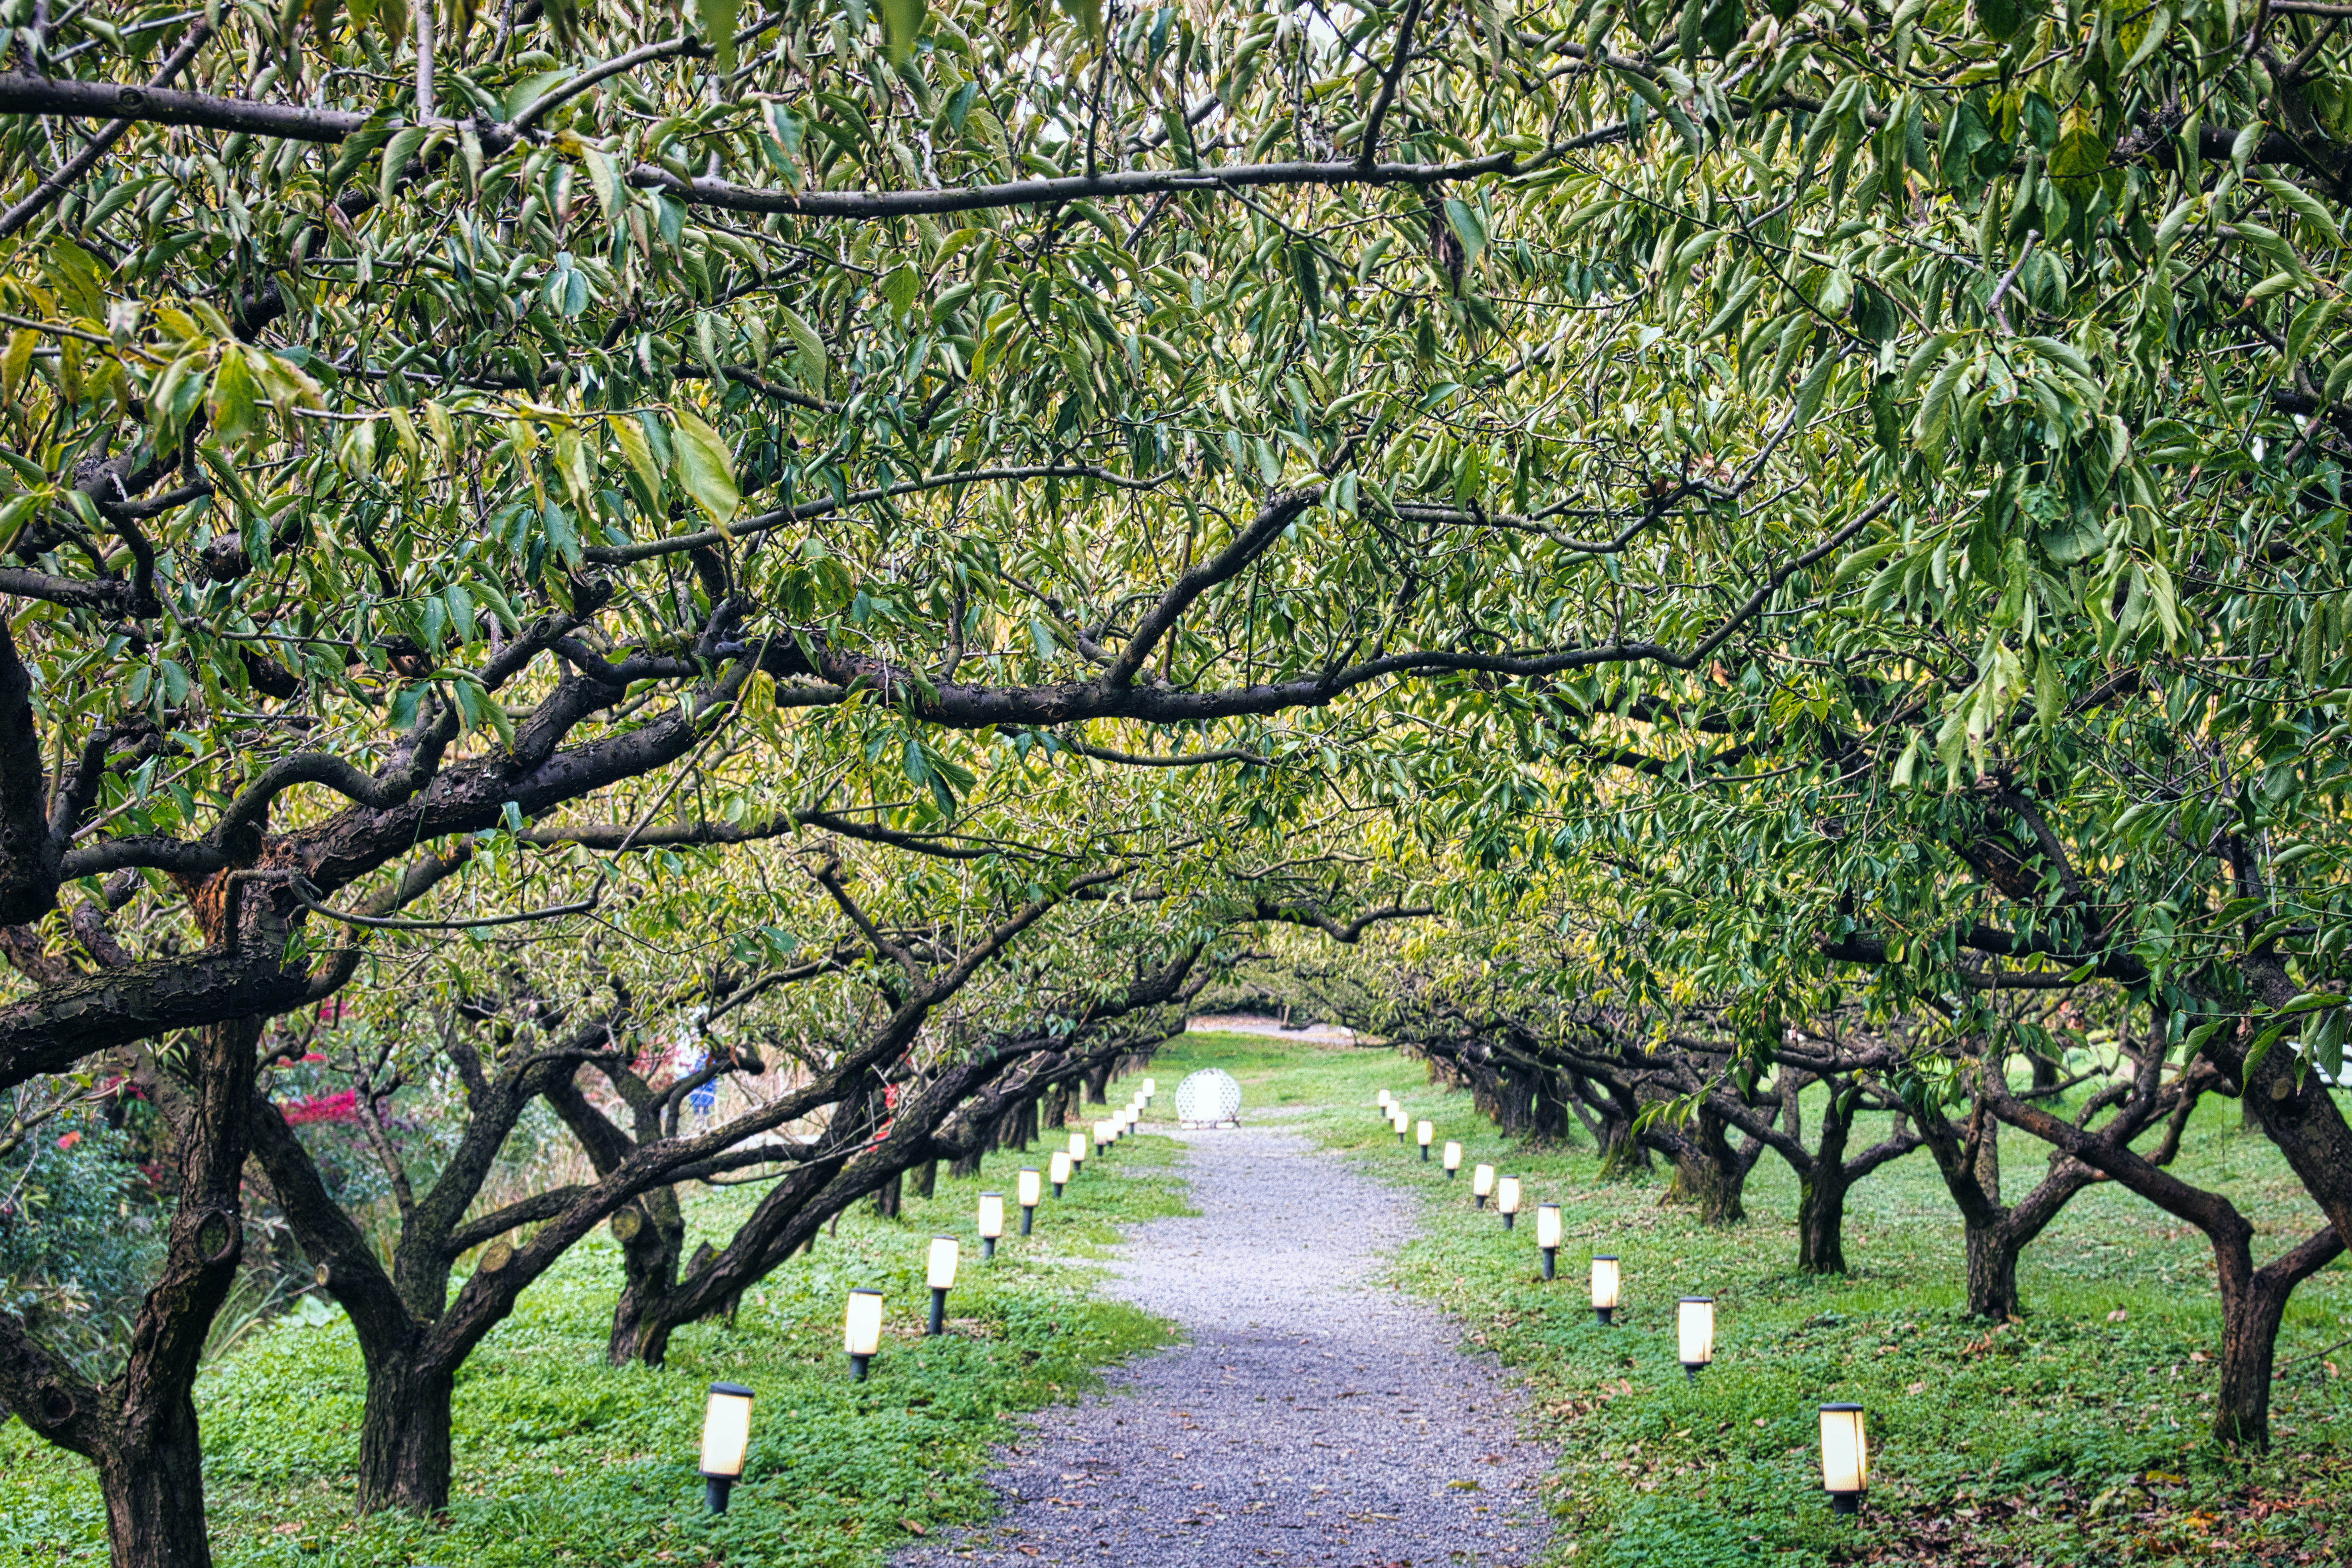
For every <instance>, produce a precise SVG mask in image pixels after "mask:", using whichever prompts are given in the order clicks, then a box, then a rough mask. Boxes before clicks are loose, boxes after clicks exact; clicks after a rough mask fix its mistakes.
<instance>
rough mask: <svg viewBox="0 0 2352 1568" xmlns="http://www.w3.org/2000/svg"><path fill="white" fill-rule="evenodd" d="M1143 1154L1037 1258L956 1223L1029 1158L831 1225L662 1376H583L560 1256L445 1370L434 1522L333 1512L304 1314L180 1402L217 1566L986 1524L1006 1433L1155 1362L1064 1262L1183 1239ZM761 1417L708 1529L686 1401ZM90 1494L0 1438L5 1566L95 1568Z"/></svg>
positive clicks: (584, 1324) (554, 1559)
mask: <svg viewBox="0 0 2352 1568" xmlns="http://www.w3.org/2000/svg"><path fill="white" fill-rule="evenodd" d="M1176 1157H1177V1155H1176V1152H1175V1150H1174V1149H1173V1146H1172V1145H1170V1144H1169V1143H1168V1142H1167V1141H1166V1140H1164V1139H1159V1138H1153V1137H1150V1136H1148V1135H1147V1136H1141V1137H1134V1138H1129V1139H1128V1140H1126V1141H1124V1142H1122V1143H1121V1144H1120V1145H1119V1147H1118V1151H1117V1153H1116V1154H1115V1155H1113V1156H1112V1157H1111V1158H1110V1159H1109V1160H1108V1161H1107V1162H1102V1163H1101V1164H1099V1165H1098V1166H1096V1167H1095V1168H1093V1169H1090V1170H1089V1171H1088V1173H1087V1175H1086V1176H1083V1177H1081V1178H1080V1179H1079V1180H1078V1181H1076V1183H1074V1184H1072V1185H1071V1186H1070V1187H1069V1189H1068V1191H1067V1193H1066V1196H1065V1197H1062V1198H1060V1199H1055V1198H1052V1197H1048V1198H1047V1199H1046V1201H1045V1205H1044V1207H1042V1208H1041V1210H1040V1214H1039V1218H1038V1223H1037V1228H1036V1233H1035V1235H1034V1237H1033V1238H1031V1239H1028V1240H1021V1239H1011V1240H1008V1241H1006V1242H1004V1243H1003V1244H1002V1246H1001V1248H1000V1250H999V1253H998V1257H997V1260H996V1261H995V1262H994V1263H993V1264H992V1265H989V1266H986V1267H982V1265H981V1263H980V1261H979V1247H978V1244H977V1241H976V1239H975V1238H974V1235H973V1229H972V1216H973V1212H974V1207H975V1199H976V1197H977V1195H978V1194H979V1193H980V1192H981V1191H982V1190H983V1189H990V1190H998V1189H1002V1190H1005V1191H1010V1190H1011V1189H1012V1185H1013V1176H1014V1175H1015V1174H1016V1173H1017V1171H1018V1170H1019V1168H1020V1167H1021V1166H1024V1165H1026V1164H1033V1163H1039V1162H1038V1161H1037V1160H1036V1159H1035V1158H1034V1156H1033V1155H1022V1154H1019V1153H1016V1152H1013V1151H1010V1150H1007V1151H1003V1152H1002V1153H1000V1154H997V1155H991V1156H989V1157H988V1158H987V1160H986V1161H985V1163H984V1165H983V1166H982V1170H981V1172H980V1173H979V1174H978V1175H976V1176H967V1177H949V1176H942V1177H940V1179H939V1181H938V1183H937V1185H936V1186H935V1189H934V1192H933V1195H932V1196H931V1197H918V1196H913V1195H909V1196H908V1197H906V1198H905V1199H904V1203H903V1207H902V1209H901V1212H900V1216H899V1218H898V1219H896V1220H886V1219H883V1218H879V1217H878V1216H877V1214H876V1213H875V1212H874V1210H873V1208H872V1207H871V1206H866V1205H861V1206H860V1207H857V1208H856V1209H854V1210H852V1211H850V1212H848V1213H846V1214H845V1215H844V1216H843V1217H842V1220H841V1223H840V1225H839V1227H838V1228H837V1230H836V1231H835V1233H833V1234H830V1235H827V1236H825V1237H824V1238H823V1239H820V1240H819V1241H818V1242H817V1244H816V1248H815V1250H814V1253H813V1254H810V1255H805V1256H803V1257H800V1258H796V1259H795V1260H793V1262H792V1263H790V1264H789V1265H787V1266H785V1267H784V1268H782V1269H780V1270H776V1271H775V1272H774V1273H772V1274H771V1275H770V1276H769V1277H768V1278H767V1279H766V1280H765V1281H763V1282H762V1283H761V1284H760V1285H758V1286H756V1287H754V1288H753V1289H752V1290H751V1291H747V1292H746V1293H745V1295H744V1298H743V1301H742V1303H741V1305H740V1308H739V1310H738V1311H737V1312H736V1314H735V1316H734V1320H733V1321H732V1322H731V1323H730V1322H726V1321H723V1320H721V1321H715V1322H707V1323H698V1324H694V1325H691V1326H690V1327H688V1328H687V1329H684V1330H682V1331H681V1332H680V1333H679V1336H678V1342H677V1345H676V1347H675V1348H674V1349H673V1351H672V1353H671V1356H670V1361H669V1364H668V1366H667V1368H666V1369H663V1370H660V1371H653V1370H648V1369H646V1368H644V1367H641V1366H633V1367H617V1368H616V1367H613V1366H609V1365H607V1364H605V1357H604V1341H605V1336H606V1335H607V1333H609V1332H610V1329H611V1318H612V1303H613V1297H614V1291H615V1290H616V1289H617V1288H618V1284H619V1281H620V1275H621V1262H620V1254H621V1249H620V1248H619V1247H618V1246H617V1245H616V1244H614V1242H612V1241H611V1240H610V1239H606V1238H602V1237H600V1238H599V1239H596V1240H595V1241H593V1242H591V1243H589V1244H587V1245H585V1246H583V1247H582V1248H579V1249H574V1250H573V1251H572V1252H571V1253H569V1254H567V1256H566V1257H565V1259H564V1260H563V1261H562V1263H561V1264H559V1265H558V1266H557V1268H556V1269H555V1270H553V1271H552V1272H551V1275H550V1277H549V1278H548V1280H547V1281H544V1282H543V1284H542V1286H541V1288H540V1289H538V1290H535V1291H533V1292H532V1293H531V1294H530V1296H529V1297H527V1298H526V1300H525V1303H524V1305H523V1306H522V1308H521V1309H520V1311H519V1312H517V1313H516V1314H515V1315H514V1316H513V1317H512V1318H510V1319H509V1320H508V1321H507V1322H504V1323H502V1324H501V1325H500V1326H499V1329H498V1330H497V1331H496V1332H495V1333H493V1334H492V1335H491V1336H490V1337H489V1340H488V1343H486V1345H485V1346H484V1349H483V1351H482V1352H481V1354H478V1356H476V1357H475V1358H474V1359H473V1360H472V1361H471V1362H469V1363H468V1364H467V1369H466V1372H465V1374H464V1375H462V1376H461V1378H460V1379H459V1383H458V1387H457V1427H456V1432H457V1445H456V1469H457V1485H456V1487H455V1489H454V1492H453V1495H452V1497H451V1499H450V1502H449V1506H448V1508H447V1509H446V1511H445V1512H443V1513H441V1514H439V1515H436V1516H433V1517H430V1518H421V1517H418V1516H415V1515H414V1514H409V1513H404V1512H397V1511H394V1512H383V1513H370V1514H365V1515H362V1514H359V1513H357V1512H356V1511H354V1509H353V1506H352V1504H353V1499H354V1493H355V1489H356V1485H357V1460H358V1445H359V1431H360V1409H361V1403H362V1389H363V1386H364V1379H363V1378H362V1375H361V1370H360V1364H359V1354H358V1350H357V1346H356V1344H355V1343H354V1341H353V1339H352V1334H351V1331H350V1327H349V1324H348V1323H347V1322H344V1321H343V1320H342V1319H341V1314H340V1313H336V1312H331V1311H328V1310H325V1307H324V1303H323V1302H320V1303H318V1305H317V1306H316V1307H315V1308H313V1309H310V1310H306V1311H298V1312H295V1313H292V1314H289V1316H287V1317H283V1318H281V1319H279V1320H278V1322H276V1323H274V1324H273V1325H272V1326H270V1327H268V1329H266V1330H262V1331H259V1332H257V1333H255V1334H253V1335H251V1336H249V1337H248V1339H247V1341H246V1342H245V1343H242V1344H240V1345H239V1347H238V1348H237V1349H236V1351H235V1352H234V1353H233V1354H230V1355H229V1356H228V1357H226V1359H224V1360H223V1361H221V1362H218V1363H216V1364H214V1365H213V1366H212V1367H211V1369H210V1370H208V1371H207V1372H206V1373H205V1375H204V1376H203V1378H202V1379H200V1381H199V1383H198V1385H197V1403H198V1406H199V1408H200V1411H201V1415H202V1419H203V1421H204V1429H205V1448H206V1455H207V1466H206V1477H205V1481H206V1489H205V1490H206V1495H207V1498H208V1499H209V1500H210V1503H211V1514H212V1524H213V1536H214V1539H213V1549H214V1552H215V1556H216V1558H217V1560H218V1561H220V1562H223V1563H231V1564H254V1565H261V1564H274V1563H284V1564H302V1565H309V1564H317V1565H318V1568H408V1565H409V1564H412V1563H420V1562H427V1563H467V1564H469V1565H471V1568H526V1565H536V1564H545V1563H580V1564H613V1565H615V1568H617V1565H619V1564H643V1563H669V1562H677V1563H695V1564H699V1563H709V1562H714V1561H724V1562H729V1563H751V1564H774V1565H776V1568H819V1565H824V1568H850V1565H856V1564H870V1563H879V1562H881V1561H883V1560H884V1558H885V1556H886V1555H887V1552H889V1551H890V1550H891V1549H892V1548H894V1547H897V1546H899V1545H903V1544H905V1543H906V1542H909V1541H911V1540H913V1539H915V1536H916V1534H917V1533H918V1532H919V1531H932V1530H936V1529H939V1528H940V1527H943V1526H947V1525H952V1524H962V1523H970V1522H972V1521H976V1520H978V1519H981V1518H982V1517H984V1516H985V1515H986V1513H987V1511H989V1509H990V1508H991V1507H992V1499H991V1496H990V1494H989V1492H988V1490H987V1488H986V1487H985V1486H984V1485H983V1484H982V1476H983V1474H984V1473H985V1471H986V1469H987V1455H988V1450H989V1448H990V1446H991V1445H992V1443H994V1442H996V1441H998V1440H1000V1439H1001V1438H1002V1437H1003V1436H1004V1435H1005V1432H1006V1428H1005V1427H1004V1426H1003V1417H1004V1416H1007V1415H1009V1414H1011V1413H1013V1412H1017V1411H1021V1410H1026V1409H1031V1408H1034V1407H1036V1406H1041V1405H1045V1404H1050V1403H1053V1402H1055V1401H1056V1400H1061V1399H1066V1398H1070V1397H1073V1396H1076V1395H1077V1394H1078V1393H1079V1392H1081V1391H1083V1390H1085V1389H1087V1388H1088V1387H1091V1386H1092V1385H1093V1384H1094V1382H1095V1376H1096V1372H1097V1368H1099V1367H1100V1366H1102V1365H1104V1364H1107V1363H1108V1362H1112V1361H1115V1360H1118V1359H1119V1358H1121V1357H1123V1356H1126V1355H1129V1354H1138V1353H1141V1352H1146V1351H1149V1350H1150V1348H1151V1347H1153V1346H1155V1345H1158V1344H1160V1343H1164V1342H1165V1330H1164V1327H1163V1326H1162V1325H1161V1324H1160V1323H1158V1322H1154V1321H1153V1320H1151V1319H1150V1318H1148V1317H1146V1316H1145V1315H1144V1314H1142V1313H1140V1312H1137V1311H1135V1310H1134V1309H1133V1308H1130V1307H1127V1306H1124V1305H1121V1304H1119V1303H1116V1302H1109V1301H1097V1300H1093V1299H1091V1298H1090V1297H1089V1295H1088V1291H1087V1281H1088V1270H1087V1267H1086V1263H1087V1260H1088V1259H1090V1258H1092V1257H1095V1256H1098V1255H1099V1254H1100V1252H1101V1251H1102V1249H1104V1248H1105V1247H1106V1246H1107V1245H1108V1243H1109V1242H1110V1241H1111V1240H1112V1239H1113V1238H1114V1236H1115V1235H1116V1229H1115V1228H1116V1227H1117V1226H1118V1225H1121V1224H1125V1223H1128V1222H1131V1221H1135V1220H1139V1219H1147V1218H1152V1217H1154V1216H1158V1215H1166V1214H1175V1213H1181V1212H1183V1207H1182V1204H1183V1197H1182V1190H1181V1182H1180V1181H1179V1180H1178V1179H1177V1178H1176V1177H1175V1176H1174V1175H1173V1173H1172V1171H1171V1165H1172V1163H1173V1162H1174V1160H1175V1159H1176ZM755 1196H756V1189H723V1190H721V1191H719V1192H716V1193H712V1194H709V1195H707V1196H705V1197H701V1198H698V1199H697V1200H695V1201H694V1202H692V1203H690V1204H689V1205H688V1222H689V1227H690V1234H691V1236H692V1237H693V1239H696V1240H703V1239H709V1240H711V1241H713V1242H723V1241H724V1240H725V1239H726V1237H727V1235H728V1233H729V1232H730V1229H731V1228H732V1227H733V1225H735V1224H736V1223H738V1222H740V1218H741V1212H742V1211H743V1210H745V1209H747V1208H748V1207H750V1204H751V1201H752V1198H753V1197H755ZM934 1232H939V1233H943V1234H958V1235H960V1236H961V1238H962V1239H963V1241H964V1245H965V1260H964V1263H963V1267H962V1270H961V1272H960V1274H959V1276H958V1284H957V1289H956V1291H955V1292H954V1293H953V1295H952V1296H951V1297H950V1312H949V1316H950V1333H949V1334H947V1335H946V1336H944V1337H942V1338H940V1339H929V1338H925V1337H922V1335H921V1329H922V1312H923V1310H924V1306H925V1302H926V1296H925V1293H924V1290H923V1280H922V1269H923V1262H922V1254H923V1250H924V1248H925V1247H926V1245H927V1244H928V1242H929V1238H930V1237H931V1235H932V1234H933V1233H934ZM853 1286H878V1287H879V1288H881V1289H882V1290H883V1291H885V1292H886V1295H887V1301H888V1308H889V1314H890V1316H889V1332H888V1333H887V1338H886V1340H885V1343H884V1347H883V1351H882V1354H880V1355H879V1356H877V1358H876V1360H875V1362H874V1364H873V1368H872V1373H871V1376H870V1378H869V1380H868V1381H867V1382H866V1383H864V1384H857V1383H854V1382H852V1381H851V1380H850V1378H849V1375H848V1370H847V1365H846V1363H845V1358H844V1357H843V1355H842V1346H841V1314H842V1307H843V1299H844V1297H845V1293H846V1292H847V1291H849V1290H850V1289H851V1288H852V1287H853ZM715 1379H725V1380H730V1381H735V1382H740V1383H743V1384H745V1385H749V1386H751V1387H752V1388H753V1389H755V1390H756V1391H757V1394H758V1398H757V1400H756V1402H755V1405H754V1407H753V1436H752V1443H751V1458H750V1462H749V1465H748V1468H747V1469H746V1473H745V1479H744V1482H743V1484H742V1485H740V1487H738V1488H737V1490H736V1491H735V1494H734V1498H733V1501H732V1505H731V1507H730V1511H729V1512H728V1513H727V1514H726V1515H725V1516H723V1518H720V1519H718V1520H715V1521H714V1520H712V1519H711V1518H709V1516H707V1515H706V1514H705V1512H704V1511H703V1504H702V1488H701V1482H700V1479H698V1476H697V1475H696V1473H695V1456H696V1443H697V1439H698V1433H699V1429H700V1421H701V1411H702V1391H703V1389H704V1387H705V1385H707V1384H709V1382H711V1381H713V1380H715ZM104 1522H105V1513H104V1511H103V1509H102V1507H101V1506H100V1500H99V1496H98V1488H97V1485H96V1481H95V1478H94V1477H93V1476H92V1474H91V1473H90V1471H89V1468H88V1467H87V1466H85V1465H83V1464H81V1463H80V1462H79V1461H78V1460H77V1459H76V1458H74V1457H73V1456H72V1455H70V1454H66V1453H63V1452H61V1451H59V1450H58V1449H55V1448H49V1447H47V1445H44V1444H43V1443H41V1442H40V1441H39V1439H38V1438H37V1437H34V1436H33V1435H32V1434H31V1433H30V1432H28V1431H27V1430H26V1428H25V1427H24V1426H23V1425H22V1424H21V1423H10V1424H9V1425H7V1426H5V1427H0V1561H5V1562H7V1563H89V1562H102V1561H104V1559H105V1555H106V1550H107V1545H106V1539H105V1533H104Z"/></svg>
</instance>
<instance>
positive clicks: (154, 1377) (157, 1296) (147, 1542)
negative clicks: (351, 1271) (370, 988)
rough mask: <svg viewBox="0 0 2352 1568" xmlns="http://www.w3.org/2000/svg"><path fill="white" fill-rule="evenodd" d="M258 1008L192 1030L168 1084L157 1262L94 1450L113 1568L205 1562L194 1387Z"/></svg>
mask: <svg viewBox="0 0 2352 1568" xmlns="http://www.w3.org/2000/svg"><path fill="white" fill-rule="evenodd" d="M261 1027H262V1026H261V1021H260V1020H259V1019H230V1020H228V1021H226V1022H225V1023H217V1024H214V1025H212V1026H210V1027H209V1028H206V1029H204V1030H198V1031H197V1032H196V1035H195V1047H194V1050H193V1051H190V1052H189V1054H188V1057H187V1059H186V1071H187V1075H188V1085H187V1092H186V1094H185V1095H184V1097H182V1096H181V1095H179V1094H178V1093H176V1092H175V1093H173V1102H174V1103H176V1104H177V1106H178V1107H179V1109H178V1111H177V1113H176V1115H175V1116H173V1117H167V1118H166V1120H176V1121H178V1122H180V1123H181V1125H179V1126H177V1127H175V1128H174V1129H173V1132H174V1134H175V1136H174V1148H173V1153H174V1155H176V1158H177V1165H178V1167H179V1169H178V1174H179V1177H180V1192H179V1201H178V1205H177V1208H176V1211H175V1212H174V1213H173V1217H172V1229H171V1246H170V1249H169V1250H168V1251H167V1253H166V1254H165V1258H164V1263H163V1273H162V1274H161V1275H160V1276H159V1277H158V1278H157V1280H156V1281H155V1284H154V1287H153V1288H152V1290H150V1291H148V1292H147V1298H146V1300H145V1301H142V1303H141V1304H140V1309H139V1317H138V1322H137V1323H136V1325H135V1327H134V1329H133V1332H132V1337H131V1355H130V1361H129V1364H128V1365H127V1366H126V1367H125V1369H124V1371H123V1373H122V1375H121V1377H119V1378H118V1379H117V1380H116V1382H115V1383H114V1384H113V1385H110V1390H109V1391H110V1392H113V1391H116V1390H119V1391H120V1392H121V1399H122V1406H121V1416H119V1418H118V1419H117V1421H116V1422H115V1424H114V1436H113V1438H112V1440H111V1441H110V1442H109V1443H107V1444H106V1445H105V1446H104V1448H103V1450H102V1451H101V1453H100V1458H99V1482H100V1489H101V1490H102V1491H103V1493H104V1495H105V1498H106V1521H107V1539H108V1543H109V1546H110V1554H111V1557H112V1561H113V1563H115V1565H116V1568H131V1565H133V1564H136V1565H139V1568H151V1565H152V1568H167V1565H168V1568H210V1564H211V1563H212V1549H211V1547H210V1545H209V1544H208V1543H207V1541H206V1534H205V1479H204V1446H203V1441H202V1438H201V1436H200V1434H199V1432H198V1430H197V1425H196V1406H195V1400H194V1396H193V1391H194V1388H195V1383H196V1373H197V1370H198V1368H199V1366H200V1364H201V1359H202V1354H203V1351H204V1343H205V1336H206V1335H207V1334H209V1333H211V1330H212V1324H213V1319H214V1317H215V1315H216V1314H217V1313H218V1312H219V1311H220V1306H221V1303H222V1302H223V1301H226V1300H227V1298H228V1292H229V1290H230V1288H231V1287H232V1286H233V1285H234V1284H235V1283H236V1271H237V1268H238V1265H239V1264H240V1263H241V1262H242V1260H243V1259H244V1256H245V1245H244V1243H245V1215H244V1208H243V1201H242V1199H243V1190H244V1172H245V1158H246V1153H247V1149H248V1148H249V1147H250V1146H251V1135H250V1128H249V1123H248V1120H247V1103H248V1102H249V1101H250V1100H251V1098H252V1096H253V1084H254V1078H255V1073H256V1065H257V1064H256V1057H257V1051H256V1048H257V1046H258V1045H259V1044H260V1041H261Z"/></svg>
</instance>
